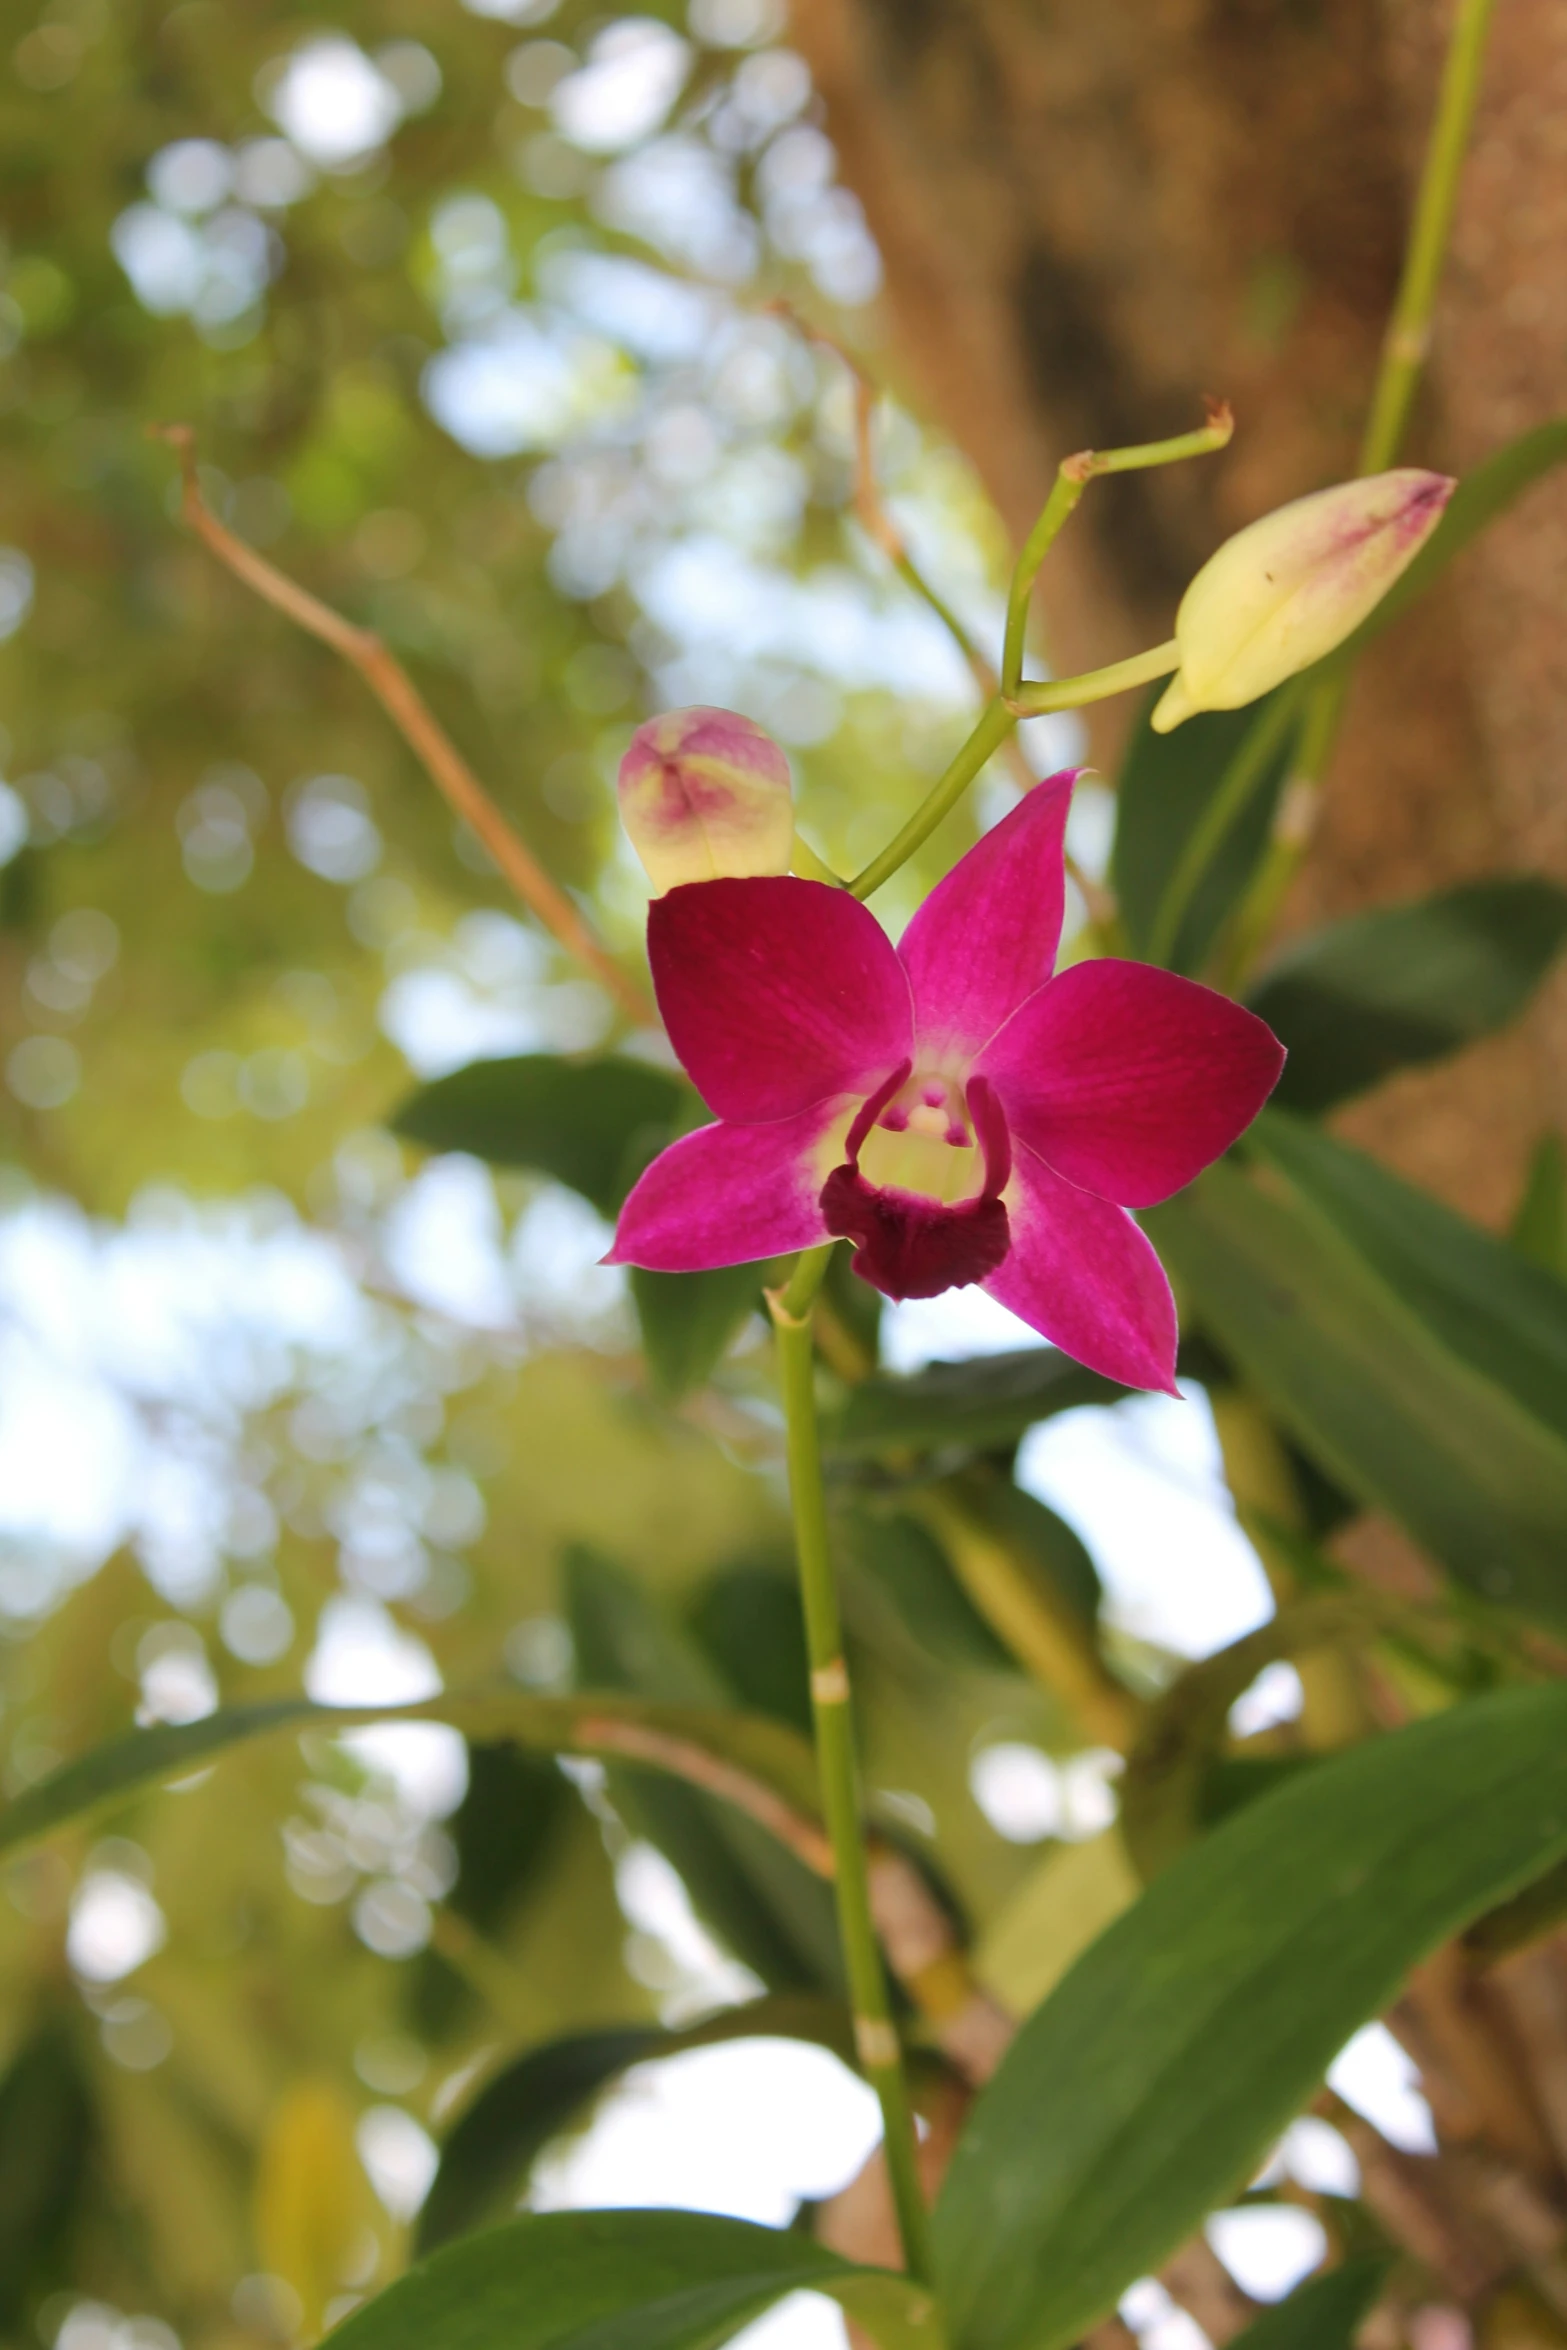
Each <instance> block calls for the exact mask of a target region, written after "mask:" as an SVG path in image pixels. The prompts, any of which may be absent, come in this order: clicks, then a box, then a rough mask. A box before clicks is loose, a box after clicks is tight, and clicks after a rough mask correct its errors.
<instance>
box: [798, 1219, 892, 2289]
mask: <svg viewBox="0 0 1567 2350" xmlns="http://www.w3.org/2000/svg"><path fill="white" fill-rule="evenodd" d="M831 1255H832V1249H831V1246H830V1245H829V1246H827V1247H825V1248H814V1249H807V1250H805V1251H804V1252H803V1253H802V1254H801V1255H800V1257H799V1258H798V1259H797V1261H796V1264H795V1268H794V1272H793V1274H792V1275H791V1277H790V1279H789V1281H788V1283H787V1285H786V1286H785V1287H784V1288H783V1289H781V1290H771V1291H769V1293H768V1304H769V1306H770V1307H771V1309H772V1317H773V1326H774V1329H775V1330H776V1332H777V1337H778V1377H779V1385H780V1387H781V1389H782V1392H783V1404H784V1413H785V1418H786V1422H787V1427H788V1455H789V1496H790V1501H791V1505H792V1507H793V1512H794V1532H795V1547H796V1551H797V1554H798V1557H799V1564H800V1596H801V1600H802V1603H803V1605H804V1610H805V1636H806V1647H807V1653H808V1655H809V1659H810V1668H811V1712H812V1715H813V1718H814V1721H815V1725H816V1754H817V1763H818V1767H819V1769H820V1772H821V1782H822V1808H823V1811H824V1813H825V1815H826V1819H827V1831H828V1835H829V1836H830V1838H831V1841H832V1850H833V1888H834V1891H835V1893H836V1896H837V1904H838V1930H839V1933H840V1936H841V1938H842V1942H843V1956H844V1969H845V1972H846V1973H847V1975H848V1978H849V1997H850V2001H851V2003H852V2006H853V2011H854V2038H855V2046H856V2048H857V2050H858V2052H859V2058H860V2064H861V2067H862V2069H863V2071H864V2073H865V2077H866V2079H867V2080H868V2081H869V2082H870V2085H871V2087H872V2088H873V2089H874V2090H875V2092H876V2096H877V2099H878V2101H879V2103H880V2106H881V2115H882V2130H883V2151H884V2159H885V2161H886V2165H887V2177H888V2181H889V2183H890V2185H891V2188H892V2201H893V2208H894V2211H895V2212H896V2214H897V2221H898V2233H899V2236H900V2238H901V2240H902V2244H903V2257H904V2265H905V2266H906V2267H907V2269H908V2271H909V2274H910V2275H911V2276H913V2277H918V2278H920V2279H922V2280H923V2279H925V2278H926V2277H927V2276H928V2274H929V2270H928V2264H927V2260H926V2249H925V2233H926V2230H925V2203H924V2198H923V2196H922V2194H921V2192H920V2183H919V2167H918V2154H917V2144H916V2139H915V2134H914V2111H913V2107H912V2105H911V2103H910V2100H909V2089H908V2081H907V2078H906V2076H905V2074H904V2069H903V2050H902V2045H901V2043H900V2041H899V2038H898V2030H897V2026H896V2024H895V2023H894V2022H893V2018H892V2002H891V1999H890V1997H889V1994H888V1989H887V1977H886V1973H885V1970H884V1968H883V1966H882V1957H881V1947H880V1944H879V1942H878V1940H877V1936H876V1926H875V1920H874V1917H873V1915H872V1910H871V1889H870V1872H869V1867H868V1863H867V1857H866V1843H865V1817H864V1810H863V1806H862V1804H861V1800H860V1787H859V1776H858V1770H857V1766H856V1761H855V1753H854V1723H853V1716H852V1713H851V1710H850V1702H849V1672H848V1666H847V1664H846V1663H845V1661H844V1654H843V1626H842V1621H841V1618H840V1614H839V1609H838V1591H837V1584H836V1581H835V1579H834V1576H833V1567H832V1557H831V1552H830V1547H829V1543H828V1534H827V1500H826V1493H825V1489H824V1487H823V1484H822V1457H821V1441H820V1436H819V1433H818V1429H817V1422H816V1387H815V1380H816V1365H815V1351H814V1347H813V1343H812V1331H811V1322H812V1309H813V1307H814V1305H815V1301H816V1293H817V1291H818V1289H819V1288H820V1287H821V1284H822V1280H823V1278H824V1276H825V1274H826V1271H827V1264H828V1259H829V1258H830V1257H831Z"/></svg>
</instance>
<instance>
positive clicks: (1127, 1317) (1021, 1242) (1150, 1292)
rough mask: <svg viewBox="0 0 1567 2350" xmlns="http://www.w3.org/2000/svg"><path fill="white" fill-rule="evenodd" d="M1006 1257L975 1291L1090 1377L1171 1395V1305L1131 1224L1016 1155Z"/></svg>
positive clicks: (1035, 1160) (1037, 1162)
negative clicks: (982, 1291) (980, 1290)
mask: <svg viewBox="0 0 1567 2350" xmlns="http://www.w3.org/2000/svg"><path fill="white" fill-rule="evenodd" d="M1007 1210H1008V1216H1009V1220H1010V1224H1011V1230H1012V1247H1011V1251H1010V1253H1009V1254H1008V1256H1007V1259H1006V1262H1005V1263H1004V1264H1003V1265H1001V1266H999V1267H998V1268H997V1270H996V1271H995V1272H994V1273H992V1274H990V1275H989V1276H988V1278H987V1279H986V1280H985V1281H983V1282H982V1283H981V1285H980V1286H981V1287H982V1288H983V1289H985V1290H987V1291H988V1292H989V1294H990V1295H991V1296H992V1297H993V1298H996V1299H997V1300H999V1302H1000V1303H1001V1304H1002V1305H1004V1306H1008V1307H1010V1308H1011V1310H1012V1312H1013V1313H1014V1314H1017V1315H1018V1316H1020V1318H1021V1319H1022V1320H1023V1321H1025V1322H1027V1323H1029V1324H1030V1325H1031V1327H1032V1328H1033V1329H1035V1330H1037V1331H1039V1333H1040V1334H1041V1336H1042V1337H1045V1338H1048V1339H1050V1340H1051V1341H1052V1342H1053V1343H1054V1344H1055V1345H1056V1346H1059V1347H1060V1348H1061V1349H1062V1350H1063V1352H1064V1353H1066V1354H1069V1355H1071V1356H1073V1357H1074V1358H1075V1360H1076V1361H1078V1362H1080V1363H1086V1365H1087V1366H1088V1368H1089V1370H1091V1371H1099V1372H1102V1373H1103V1375H1104V1376H1105V1378H1107V1379H1119V1380H1120V1381H1122V1383H1123V1384H1124V1385H1126V1386H1128V1387H1156V1388H1160V1389H1162V1390H1163V1392H1164V1393H1165V1394H1167V1395H1174V1394H1175V1393H1176V1386H1175V1337H1176V1332H1175V1300H1174V1299H1173V1298H1172V1297H1171V1295H1170V1284H1169V1282H1168V1281H1167V1280H1166V1279H1165V1277H1164V1267H1163V1266H1162V1265H1161V1264H1160V1262H1159V1259H1158V1257H1157V1256H1156V1255H1155V1253H1154V1250H1153V1248H1152V1246H1151V1244H1150V1243H1149V1242H1148V1241H1147V1240H1146V1239H1145V1238H1144V1237H1143V1235H1142V1233H1141V1232H1139V1230H1138V1228H1137V1226H1136V1225H1135V1224H1134V1223H1133V1222H1132V1219H1131V1217H1130V1216H1128V1215H1127V1214H1126V1213H1125V1211H1124V1210H1123V1209H1121V1208H1117V1207H1112V1205H1111V1204H1110V1202H1109V1201H1108V1200H1103V1199H1099V1198H1097V1197H1096V1196H1095V1194H1094V1193H1093V1192H1091V1191H1079V1190H1078V1189H1077V1187H1076V1185H1075V1184H1071V1183H1065V1182H1063V1181H1062V1179H1061V1177H1060V1176H1059V1175H1057V1174H1055V1173H1054V1172H1053V1171H1052V1170H1051V1169H1050V1168H1049V1167H1047V1166H1046V1165H1045V1162H1044V1160H1043V1159H1041V1158H1040V1157H1038V1156H1037V1154H1036V1153H1035V1152H1033V1151H1031V1150H1030V1149H1029V1148H1028V1146H1027V1144H1026V1143H1019V1144H1017V1146H1016V1155H1015V1158H1014V1161H1013V1173H1012V1181H1011V1183H1010V1184H1009V1186H1008V1188H1007Z"/></svg>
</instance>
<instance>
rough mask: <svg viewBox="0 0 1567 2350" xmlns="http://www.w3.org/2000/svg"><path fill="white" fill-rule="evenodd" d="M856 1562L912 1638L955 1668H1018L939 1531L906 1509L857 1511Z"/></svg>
mask: <svg viewBox="0 0 1567 2350" xmlns="http://www.w3.org/2000/svg"><path fill="white" fill-rule="evenodd" d="M846 1531H847V1533H848V1538H849V1547H850V1555H851V1557H852V1559H853V1562H854V1564H855V1565H856V1566H857V1567H858V1568H859V1569H860V1570H861V1572H862V1573H863V1574H864V1575H865V1576H867V1577H868V1578H869V1580H870V1581H871V1582H872V1583H874V1584H875V1585H876V1587H877V1588H878V1590H880V1591H881V1592H882V1593H884V1594H885V1596H886V1598H887V1599H888V1600H890V1601H891V1603H892V1607H893V1609H894V1611H895V1613H896V1615H897V1617H898V1621H899V1622H900V1623H901V1624H902V1626H903V1629H904V1630H905V1632H907V1633H908V1634H909V1636H910V1638H911V1639H912V1640H914V1641H916V1642H917V1643H918V1645H919V1646H920V1647H921V1648H922V1649H923V1650H924V1652H925V1654H926V1655H927V1656H928V1657H930V1658H931V1659H932V1660H933V1661H934V1662H935V1663H936V1664H939V1665H943V1666H945V1667H946V1668H947V1669H948V1670H949V1671H951V1670H952V1669H953V1668H954V1667H959V1668H961V1667H963V1666H965V1665H966V1666H968V1667H969V1668H970V1669H971V1670H973V1671H975V1672H980V1673H1015V1672H1016V1671H1017V1660H1016V1658H1015V1657H1014V1656H1013V1655H1012V1653H1011V1651H1010V1649H1007V1648H1004V1647H1003V1646H1002V1644H1001V1642H1000V1641H999V1640H998V1639H997V1637H996V1635H995V1633H994V1632H992V1630H991V1629H990V1626H989V1625H988V1624H987V1623H986V1621H985V1619H984V1617H983V1616H982V1615H981V1614H980V1612H979V1610H978V1608H977V1607H975V1605H974V1602H973V1601H972V1600H971V1599H970V1598H969V1595H968V1593H967V1592H966V1591H965V1590H964V1588H963V1586H962V1584H961V1583H960V1582H959V1581H958V1579H957V1577H956V1575H955V1574H954V1573H953V1571H952V1568H951V1566H950V1565H949V1564H948V1561H947V1554H946V1552H945V1551H944V1550H943V1549H942V1547H941V1545H940V1543H939V1542H938V1541H937V1539H936V1537H935V1535H934V1534H933V1533H931V1531H930V1529H929V1528H928V1527H927V1526H923V1525H921V1523H920V1521H919V1520H918V1519H917V1518H911V1517H910V1516H908V1515H907V1513H906V1512H904V1511H901V1510H899V1511H894V1512H890V1513H888V1514H885V1515H884V1514H882V1513H881V1512H880V1511H876V1512H872V1511H861V1512H857V1513H856V1514H855V1515H854V1516H853V1517H852V1518H850V1519H849V1520H848V1521H847V1526H846Z"/></svg>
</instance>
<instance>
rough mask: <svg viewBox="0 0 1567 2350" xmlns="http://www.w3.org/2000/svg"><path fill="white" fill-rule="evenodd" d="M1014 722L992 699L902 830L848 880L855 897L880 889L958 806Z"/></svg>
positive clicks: (1001, 704) (999, 704)
mask: <svg viewBox="0 0 1567 2350" xmlns="http://www.w3.org/2000/svg"><path fill="white" fill-rule="evenodd" d="M1016 723H1017V721H1016V719H1015V718H1014V717H1013V715H1012V712H1011V711H1010V710H1009V709H1008V708H1007V706H1006V704H1005V703H1004V702H1001V701H994V702H991V703H990V704H989V705H988V706H987V707H986V708H985V709H984V710H982V711H981V712H980V715H979V723H978V724H977V725H976V727H975V728H974V731H973V733H972V734H971V735H970V736H969V738H968V740H967V742H966V743H965V744H964V745H963V748H962V749H961V750H960V751H959V752H958V755H957V757H956V758H955V759H954V760H953V762H952V764H951V766H950V767H949V768H948V769H947V772H946V774H945V775H943V777H942V778H941V781H940V782H939V783H938V784H937V785H936V786H935V788H934V789H933V790H932V791H931V792H930V794H929V796H928V797H927V798H926V799H924V800H923V801H922V802H921V803H920V805H919V807H917V808H916V809H915V811H914V813H913V815H912V816H911V817H910V818H909V820H908V822H907V824H905V825H904V826H903V828H902V830H901V831H900V832H898V833H896V834H895V835H894V836H893V838H892V839H891V840H890V841H889V842H888V843H887V846H886V847H885V848H884V849H883V850H882V852H881V854H880V856H878V857H872V859H871V861H870V863H869V864H868V865H867V866H866V868H865V870H864V872H863V873H857V874H856V875H855V877H854V879H853V880H852V881H851V882H850V884H849V888H850V891H851V893H852V894H853V895H854V896H855V897H857V898H868V897H869V896H870V894H871V892H872V890H875V889H880V887H881V885H882V883H883V882H884V881H889V880H890V879H891V878H892V876H893V874H894V873H896V872H897V870H898V867H899V866H900V865H903V864H906V863H907V861H908V859H909V858H910V857H912V856H913V854H914V852H915V850H916V849H917V848H918V847H919V846H920V844H921V842H922V841H927V840H929V838H930V836H931V834H932V833H933V832H934V831H935V829H936V827H937V825H938V824H939V823H940V822H941V820H942V818H943V816H945V815H947V814H948V813H949V812H950V810H951V809H953V808H955V807H956V806H957V803H958V801H959V800H960V799H961V798H962V797H963V794H964V793H965V792H966V791H967V789H968V787H969V785H970V784H971V783H972V782H973V780H974V778H975V776H976V775H977V774H978V773H979V771H980V769H981V768H982V767H983V766H984V764H985V761H986V760H987V759H988V758H989V757H990V755H991V753H992V751H995V750H998V749H999V748H1000V746H1001V744H1002V743H1003V742H1005V740H1006V738H1007V736H1008V735H1009V734H1010V733H1011V731H1012V729H1013V727H1014V726H1015V725H1016Z"/></svg>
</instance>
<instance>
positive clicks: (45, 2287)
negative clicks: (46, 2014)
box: [0, 2015, 96, 2340]
mask: <svg viewBox="0 0 1567 2350" xmlns="http://www.w3.org/2000/svg"><path fill="white" fill-rule="evenodd" d="M95 2135H96V2129H95V2122H94V2116H93V2108H92V2098H91V2093H90V2090H89V2086H88V2074H87V2070H86V2066H85V2064H84V2062H83V2056H82V2052H81V2050H80V2048H79V2045H78V2040H77V2035H76V2034H75V2032H73V2031H72V2029H71V2027H70V2025H69V2023H68V2022H67V2021H66V2019H65V2017H64V2016H63V2015H59V2016H51V2017H50V2018H49V2019H48V2020H47V2021H45V2022H44V2023H42V2024H41V2025H40V2026H39V2027H38V2029H37V2030H35V2031H34V2032H33V2033H32V2034H31V2036H30V2037H29V2038H27V2039H25V2040H23V2042H22V2044H21V2046H20V2047H19V2048H18V2049H17V2051H16V2053H15V2055H14V2056H13V2057H12V2058H11V2061H10V2063H9V2065H8V2066H7V2067H6V2070H5V2073H4V2075H3V2076H0V2325H4V2327H5V2329H6V2332H7V2334H8V2335H9V2336H10V2337H11V2338H12V2339H13V2340H20V2339H21V2338H23V2332H24V2323H25V2320H26V2319H27V2317H28V2316H29V2315H30V2306H29V2305H30V2304H31V2303H33V2302H35V2301H36V2300H38V2299H40V2298H41V2297H42V2296H43V2295H44V2294H45V2293H47V2292H49V2291H51V2290H52V2289H58V2288H59V2287H61V2286H63V2285H67V2284H69V2283H70V2282H72V2269H73V2251H74V2247H73V2243H72V2238H73V2235H74V2233H75V2230H76V2226H77V2223H78V2220H79V2218H81V2217H82V2216H84V2215H85V2210H86V2207H87V2205H88V2204H89V2202H90V2198H91V2193H92V2185H93V2180H92V2172H91V2168H90V2157H91V2153H92V2147H93V2139H94V2137H95Z"/></svg>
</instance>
